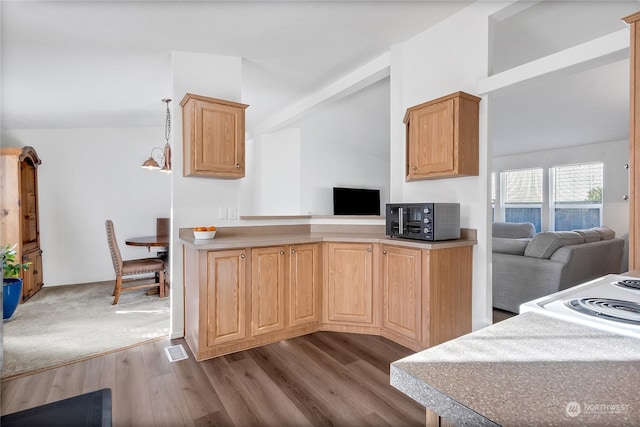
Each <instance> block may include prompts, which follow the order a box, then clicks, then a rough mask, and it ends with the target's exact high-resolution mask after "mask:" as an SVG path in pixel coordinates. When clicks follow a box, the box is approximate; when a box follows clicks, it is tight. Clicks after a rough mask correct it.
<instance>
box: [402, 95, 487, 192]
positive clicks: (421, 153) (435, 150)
mask: <svg viewBox="0 0 640 427" xmlns="http://www.w3.org/2000/svg"><path fill="white" fill-rule="evenodd" d="M479 102H480V98H478V97H476V96H473V95H469V94H467V93H464V92H456V93H454V94H451V95H448V96H443V97H442V98H438V99H435V100H433V101H429V102H425V103H422V104H419V105H415V106H413V107H410V108H408V109H407V112H406V114H405V116H404V123H405V125H406V180H407V181H415V180H420V179H437V178H449V177H456V176H477V175H478V171H479V157H478V155H479V151H478V150H479V148H478V142H479V105H478V103H479Z"/></svg>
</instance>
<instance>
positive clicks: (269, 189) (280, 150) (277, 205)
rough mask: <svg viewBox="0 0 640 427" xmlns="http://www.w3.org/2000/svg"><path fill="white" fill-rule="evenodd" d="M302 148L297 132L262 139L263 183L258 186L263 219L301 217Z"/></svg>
mask: <svg viewBox="0 0 640 427" xmlns="http://www.w3.org/2000/svg"><path fill="white" fill-rule="evenodd" d="M300 145H301V141H300V129H298V128H287V129H283V130H281V131H279V132H275V133H271V134H265V135H262V136H261V142H260V153H261V156H260V165H261V168H260V173H261V175H260V176H261V180H260V181H259V182H258V183H257V184H258V188H257V190H258V193H259V196H260V212H261V214H262V215H299V214H300V212H301V206H300V194H301V185H300V183H301V176H300V174H301V172H302V167H301V161H302V159H301V154H300V151H301V148H300ZM306 172H307V171H305V173H306ZM305 190H306V189H305Z"/></svg>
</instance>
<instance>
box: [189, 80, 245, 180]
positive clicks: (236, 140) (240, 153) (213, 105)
mask: <svg viewBox="0 0 640 427" xmlns="http://www.w3.org/2000/svg"><path fill="white" fill-rule="evenodd" d="M180 106H181V107H182V128H183V149H184V161H183V162H184V172H183V174H184V176H205V177H212V178H231V179H237V178H242V177H244V174H245V158H244V112H245V109H246V108H247V107H248V105H245V104H240V103H237V102H231V101H224V100H221V99H215V98H208V97H205V96H199V95H193V94H191V93H187V94H186V95H185V96H184V98H183V99H182V101H181V102H180Z"/></svg>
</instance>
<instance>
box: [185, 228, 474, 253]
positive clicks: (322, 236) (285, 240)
mask: <svg viewBox="0 0 640 427" xmlns="http://www.w3.org/2000/svg"><path fill="white" fill-rule="evenodd" d="M179 242H180V243H182V244H183V245H185V246H188V247H191V248H193V249H198V250H223V249H238V248H246V247H265V246H278V245H294V244H304V243H318V242H354V243H355V242H357V243H387V244H393V245H396V246H405V247H414V248H417V249H442V248H450V247H459V246H469V245H475V244H477V241H476V240H471V239H458V240H446V241H439V242H428V241H423V240H411V239H398V238H390V237H389V236H386V235H384V234H380V233H344V232H341V233H326V232H325V233H313V232H310V233H273V234H263V233H255V234H251V233H246V232H234V231H225V230H221V231H218V232H217V233H216V237H215V238H214V239H211V240H199V239H195V238H193V236H192V234H191V231H190V230H186V232H181V234H180V239H179Z"/></svg>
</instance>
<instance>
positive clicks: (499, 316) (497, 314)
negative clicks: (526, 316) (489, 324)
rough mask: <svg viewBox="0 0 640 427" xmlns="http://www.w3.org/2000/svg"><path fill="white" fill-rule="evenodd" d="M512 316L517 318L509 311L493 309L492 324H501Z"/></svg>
mask: <svg viewBox="0 0 640 427" xmlns="http://www.w3.org/2000/svg"><path fill="white" fill-rule="evenodd" d="M513 316H517V314H516V313H511V312H509V311H504V310H498V309H497V308H494V309H493V323H498V322H501V321H503V320H506V319H509V318H510V317H513Z"/></svg>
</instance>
